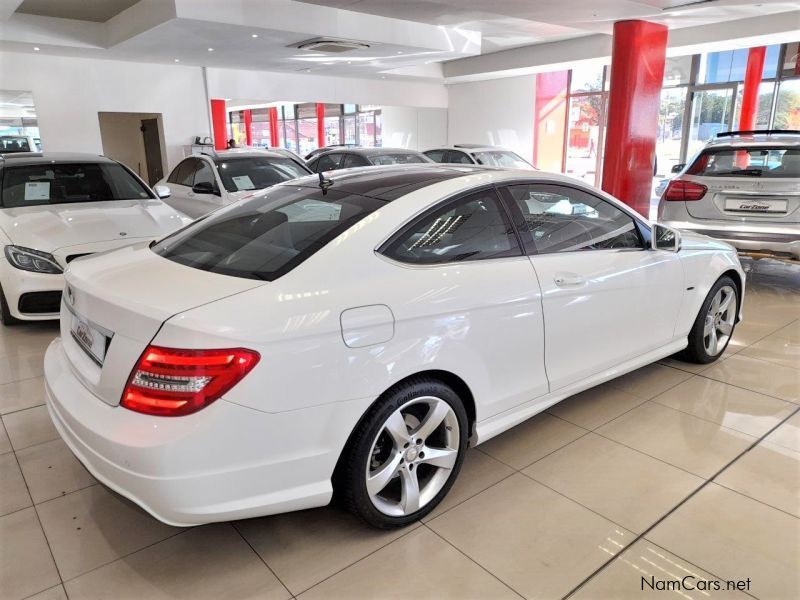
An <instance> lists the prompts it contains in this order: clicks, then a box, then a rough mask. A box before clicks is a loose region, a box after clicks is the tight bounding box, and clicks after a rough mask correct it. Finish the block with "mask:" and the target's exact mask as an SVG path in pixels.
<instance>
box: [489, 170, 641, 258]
mask: <svg viewBox="0 0 800 600" xmlns="http://www.w3.org/2000/svg"><path fill="white" fill-rule="evenodd" d="M496 185H497V188H498V193H499V195H500V197H501V198H502V201H503V203H504V204H505V206H506V211H507V212H508V213H509V214H510V215H511V222H512V225H513V227H514V231H515V232H516V234H517V237H518V239H519V242H520V244H521V245H522V247H523V249H524V250H525V253H526V255H527V256H551V255H559V254H572V253H574V252H586V250H561V251H556V252H539V250H538V249H537V247H536V242H535V241H533V236H530V235H524V234H525V233H526V232H525V230H524V229H522V227H521V223H522V222H523V221H524V220H525V219H524V216H523V214H522V211H521V210H520V209H519V206H518V205H517V201H516V199H515V198H514V196H513V195H512V194H511V190H509V189H508V188H509V187H513V186H518V185H538V186H551V187H559V188H565V189H568V190H578V191H579V192H583V193H584V194H588V195H589V196H591V197H593V198H596V199H597V200H598V201H600V202H605V203H606V204H610V205H611V206H612V207H614V208H616V209H617V210H619V211H620V212H622V213H623V214H625V215H627V216H628V217H629V218H630V219H631V220H632V221H633V225H634V228H635V229H636V235H637V237H638V238H639V243H640V244H641V248H600V249H597V250H591V252H639V251H647V250H649V249H650V236H651V228H650V226H649V225H648V224H647V223H646V222H645V221H643V220H642V217H641V216H640V215H639V214H638V213H636V212H635V211H633V210H630V209H629V207H628V206H627V205H625V204H623V203H622V202H610V201H609V200H608V199H606V198H604V197H603V196H601V195H599V194H597V193H596V192H594V191H593V190H592V189H590V188H588V187H584V186H581V185H573V184H572V183H571V182H569V183H568V182H562V181H550V180H546V179H545V180H542V179H535V180H527V179H526V180H510V181H503V182H498V183H497V184H496Z"/></svg>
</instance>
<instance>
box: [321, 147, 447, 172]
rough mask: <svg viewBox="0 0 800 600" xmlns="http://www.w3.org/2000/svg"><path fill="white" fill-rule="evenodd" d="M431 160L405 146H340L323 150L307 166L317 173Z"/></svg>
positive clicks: (428, 161)
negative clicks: (335, 148)
mask: <svg viewBox="0 0 800 600" xmlns="http://www.w3.org/2000/svg"><path fill="white" fill-rule="evenodd" d="M430 162H433V161H432V160H431V159H430V158H428V157H427V156H425V155H424V154H423V153H422V152H417V151H416V150H407V149H405V148H342V149H338V150H329V151H327V152H323V153H322V154H320V155H319V156H317V157H316V158H313V159H312V160H310V161H309V162H308V168H309V169H311V170H312V171H314V172H315V173H319V172H321V171H334V170H336V169H348V168H350V167H370V166H377V165H380V166H385V165H408V164H413V163H430Z"/></svg>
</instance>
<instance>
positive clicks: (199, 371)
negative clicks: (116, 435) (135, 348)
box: [120, 346, 260, 417]
mask: <svg viewBox="0 0 800 600" xmlns="http://www.w3.org/2000/svg"><path fill="white" fill-rule="evenodd" d="M259 358H260V356H259V354H258V352H254V351H252V350H245V349H244V348H226V349H223V350H179V349H176V348H161V347H159V346H148V347H147V348H146V349H145V351H144V352H143V353H142V356H141V358H139V362H138V363H137V364H136V366H135V367H134V369H133V371H132V372H131V376H130V378H129V379H128V384H127V385H126V386H125V391H124V392H122V401H121V402H120V404H121V405H122V406H124V407H125V408H129V409H130V410H133V411H136V412H140V413H145V414H148V415H159V416H163V417H179V416H182V415H188V414H191V413H193V412H196V411H198V410H200V409H201V408H205V407H206V406H208V405H209V404H211V403H212V402H214V400H217V399H219V398H220V397H221V396H222V395H223V394H224V393H225V392H227V391H228V390H230V389H231V388H232V387H233V386H234V385H236V384H237V383H239V381H241V380H242V378H243V377H244V376H245V375H247V374H248V373H249V372H250V370H251V369H252V368H253V367H255V366H256V364H258V360H259Z"/></svg>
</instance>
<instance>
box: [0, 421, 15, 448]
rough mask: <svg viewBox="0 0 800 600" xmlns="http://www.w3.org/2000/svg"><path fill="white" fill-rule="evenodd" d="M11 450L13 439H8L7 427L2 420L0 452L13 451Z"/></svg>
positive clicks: (0, 424)
mask: <svg viewBox="0 0 800 600" xmlns="http://www.w3.org/2000/svg"><path fill="white" fill-rule="evenodd" d="M11 450H12V448H11V440H9V439H8V433H6V428H5V427H4V426H3V423H2V421H0V454H5V453H6V452H11Z"/></svg>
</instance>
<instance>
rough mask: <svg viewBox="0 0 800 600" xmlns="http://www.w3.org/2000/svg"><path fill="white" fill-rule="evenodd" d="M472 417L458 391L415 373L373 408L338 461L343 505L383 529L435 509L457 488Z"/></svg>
mask: <svg viewBox="0 0 800 600" xmlns="http://www.w3.org/2000/svg"><path fill="white" fill-rule="evenodd" d="M467 426H468V425H467V414H466V411H465V409H464V405H463V403H462V401H461V399H460V398H459V397H458V395H457V394H456V393H455V392H454V391H453V390H452V389H451V388H450V387H449V386H447V385H445V384H444V383H442V382H440V381H437V380H435V379H428V378H416V379H413V380H409V381H407V382H405V383H403V384H401V385H399V386H398V387H396V388H395V389H393V390H391V391H390V392H388V393H387V394H386V395H385V396H384V397H383V398H382V399H381V400H379V401H378V402H377V403H376V404H375V405H373V406H372V408H370V410H369V412H368V413H367V415H365V417H364V419H363V420H362V422H361V424H360V425H359V427H358V429H357V430H356V431H355V432H354V435H353V436H352V439H351V440H350V443H349V445H348V448H347V449H346V451H345V454H344V455H343V457H342V462H340V477H339V480H338V481H337V487H338V488H339V489H338V491H339V492H340V494H341V496H342V497H343V499H344V502H345V504H346V506H347V507H348V508H349V509H350V510H351V511H352V512H354V513H355V514H357V515H358V516H360V517H361V518H362V519H364V520H365V521H366V522H367V523H369V524H370V525H373V526H375V527H381V528H384V529H387V528H391V527H400V526H403V525H406V524H408V523H411V522H413V521H416V520H418V519H420V518H421V517H423V516H425V515H426V514H428V513H429V512H430V511H432V510H433V509H434V508H435V507H436V505H437V504H439V502H440V501H441V500H442V499H443V498H444V497H445V496H446V495H447V492H448V491H449V490H450V488H451V487H452V485H453V482H454V481H455V478H456V476H457V475H458V471H459V469H460V468H461V463H462V461H463V459H464V452H465V451H466V447H467Z"/></svg>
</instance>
